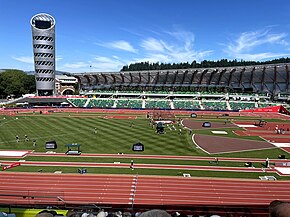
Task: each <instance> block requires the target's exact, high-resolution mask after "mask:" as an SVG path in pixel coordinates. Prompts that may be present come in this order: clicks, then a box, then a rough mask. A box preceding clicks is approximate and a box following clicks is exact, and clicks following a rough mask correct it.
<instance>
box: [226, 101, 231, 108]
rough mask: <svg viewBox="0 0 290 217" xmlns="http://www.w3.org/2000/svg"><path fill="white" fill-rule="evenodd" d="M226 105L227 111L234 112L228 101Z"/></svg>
mask: <svg viewBox="0 0 290 217" xmlns="http://www.w3.org/2000/svg"><path fill="white" fill-rule="evenodd" d="M226 104H227V109H228V110H232V109H231V106H230V103H229V101H226Z"/></svg>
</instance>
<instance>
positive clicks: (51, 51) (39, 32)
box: [30, 13, 55, 96]
mask: <svg viewBox="0 0 290 217" xmlns="http://www.w3.org/2000/svg"><path fill="white" fill-rule="evenodd" d="M30 24H31V28H32V41H33V54H34V68H35V80H36V92H37V95H38V96H52V95H55V19H54V18H53V17H52V16H51V15H49V14H44V13H41V14H36V15H35V16H33V17H32V18H31V20H30Z"/></svg>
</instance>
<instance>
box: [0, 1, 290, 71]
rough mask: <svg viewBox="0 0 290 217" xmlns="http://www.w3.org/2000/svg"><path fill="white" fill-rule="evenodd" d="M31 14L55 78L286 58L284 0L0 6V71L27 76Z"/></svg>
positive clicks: (289, 9) (289, 15)
mask: <svg viewBox="0 0 290 217" xmlns="http://www.w3.org/2000/svg"><path fill="white" fill-rule="evenodd" d="M37 13H48V14H51V15H52V16H53V17H54V18H55V20H56V56H57V64H56V69H57V70H60V71H67V72H90V71H92V72H93V71H94V72H101V71H119V70H120V69H121V68H122V66H123V65H127V64H130V63H134V62H141V61H150V62H164V63H169V62H171V63H173V62H175V63H178V62H187V61H188V62H192V61H193V60H196V61H198V62H200V61H202V60H204V59H206V60H218V59H223V58H227V59H238V60H240V59H244V60H262V61H263V60H268V59H274V58H279V57H290V35H289V33H290V1H288V0H242V1H233V0H218V1H217V0H179V1H177V0H102V1H101V0H83V1H81V0H0V28H1V31H0V69H1V68H2V69H6V68H16V69H21V70H25V71H32V70H34V66H33V50H32V34H31V28H30V19H31V17H33V16H34V15H35V14H37ZM90 66H91V67H90Z"/></svg>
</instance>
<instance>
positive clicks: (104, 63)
mask: <svg viewBox="0 0 290 217" xmlns="http://www.w3.org/2000/svg"><path fill="white" fill-rule="evenodd" d="M124 65H126V62H123V61H122V60H120V59H119V58H118V57H117V56H113V57H111V58H110V57H104V56H96V57H94V58H93V59H92V60H90V61H87V62H76V63H66V64H64V65H61V66H59V67H58V69H59V70H61V71H67V72H72V73H74V72H78V73H80V72H117V71H120V69H121V68H122V67H123V66H124Z"/></svg>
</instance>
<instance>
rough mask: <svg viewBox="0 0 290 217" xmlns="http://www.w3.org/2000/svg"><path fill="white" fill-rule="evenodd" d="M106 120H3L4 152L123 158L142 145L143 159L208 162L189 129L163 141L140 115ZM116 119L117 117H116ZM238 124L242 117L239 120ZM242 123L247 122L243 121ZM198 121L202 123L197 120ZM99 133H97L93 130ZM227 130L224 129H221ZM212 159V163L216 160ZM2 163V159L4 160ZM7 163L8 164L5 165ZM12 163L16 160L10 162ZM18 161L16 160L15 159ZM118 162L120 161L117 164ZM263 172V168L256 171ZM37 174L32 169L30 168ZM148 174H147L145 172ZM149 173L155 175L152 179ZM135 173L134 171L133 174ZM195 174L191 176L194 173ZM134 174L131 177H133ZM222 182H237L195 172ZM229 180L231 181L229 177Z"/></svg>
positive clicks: (89, 116) (260, 154) (272, 153)
mask: <svg viewBox="0 0 290 217" xmlns="http://www.w3.org/2000/svg"><path fill="white" fill-rule="evenodd" d="M104 115H107V114H100V113H99V114H97V113H86V114H81V113H80V114H78V113H71V114H70V113H53V114H50V115H39V114H18V115H17V116H0V149H5V150H7V149H9V150H35V151H36V152H46V151H47V150H46V149H45V142H47V141H50V140H56V142H57V144H58V148H57V150H54V151H56V152H60V153H65V152H66V151H67V148H66V147H65V145H66V144H70V143H79V144H81V151H82V153H111V154H116V153H120V152H122V153H124V154H133V153H134V154H136V152H133V151H132V145H133V144H134V143H136V142H141V143H143V144H144V145H145V151H144V152H141V153H140V152H137V153H138V154H144V155H180V156H209V155H208V154H206V153H204V152H202V151H201V150H200V149H198V148H196V147H195V144H194V143H193V142H192V140H191V136H190V135H189V132H188V131H187V130H186V129H183V128H182V134H181V135H179V127H178V125H175V127H176V129H177V130H169V129H168V128H165V132H166V133H165V134H162V135H159V134H157V133H156V132H155V128H152V125H151V124H150V123H149V120H147V119H145V117H144V115H137V117H138V118H137V119H134V120H129V119H105V118H104ZM115 115H116V114H115ZM236 118H237V119H238V118H239V117H236ZM204 119H205V120H214V121H221V122H223V121H224V120H223V119H219V120H217V119H214V117H212V116H207V117H204ZM241 119H243V120H245V119H244V117H241ZM250 119H251V118H250ZM199 120H200V119H199ZM95 128H96V129H97V132H96V133H95V132H94V131H95V130H94V129H95ZM234 129H235V128H229V129H225V130H226V131H227V132H228V135H227V137H237V136H236V135H235V134H233V133H232V130H234ZM223 130H224V129H223ZM210 131H211V129H205V130H204V129H203V130H194V131H193V133H195V134H211V132H210ZM16 135H18V136H19V137H20V142H19V143H17V142H16V139H15V137H16ZM24 135H27V136H28V138H29V141H25V139H24V138H25V137H24ZM248 139H253V140H261V139H260V138H259V137H248ZM32 140H36V141H37V142H36V143H37V145H36V147H33V145H32ZM280 154H285V155H286V157H287V158H289V157H290V155H289V154H288V153H285V152H283V151H282V150H280V149H271V150H261V151H248V152H241V153H230V154H222V155H215V156H218V157H222V156H225V157H253V158H262V159H265V158H266V157H269V158H277V156H278V155H280ZM215 156H213V157H215ZM1 160H4V158H0V162H1ZM5 160H7V159H5ZM11 160H13V159H11ZM16 160H17V159H16ZM26 160H30V161H39V160H44V161H82V162H83V161H87V162H100V163H102V162H103V163H105V162H114V161H116V159H103V158H100V159H98V160H96V159H89V158H73V160H72V158H68V159H65V160H64V159H63V158H55V157H54V158H52V157H47V158H38V157H27V158H26ZM118 161H120V160H118ZM123 161H124V162H127V161H128V162H129V161H130V159H124V160H123ZM134 162H137V163H158V164H177V165H186V164H188V165H208V162H202V161H190V162H187V161H176V160H175V161H174V160H161V159H155V160H154V159H153V160H152V159H151V160H148V159H147V160H146V159H134ZM220 166H234V167H242V166H243V163H237V162H226V163H221V164H220ZM257 166H260V165H257ZM32 168H33V167H32ZM14 170H16V171H31V170H33V171H37V168H34V169H31V168H30V167H26V169H25V168H24V167H20V168H17V169H16V168H15V169H13V170H11V171H14ZM63 170H64V171H74V170H75V169H74V170H72V169H69V168H63ZM90 170H91V171H93V172H96V173H99V172H104V173H105V171H107V172H106V173H110V172H109V171H111V173H116V171H119V173H128V171H127V170H122V169H113V168H111V169H110V168H106V169H104V168H103V169H102V170H100V169H90ZM145 171H146V172H145ZM150 171H151V172H152V173H150ZM156 171H159V170H153V169H152V170H149V169H148V170H147V169H146V170H144V172H140V171H139V173H141V174H143V173H144V174H156ZM135 172H136V171H135ZM191 172H192V171H191ZM130 173H131V172H130ZM180 173H181V172H178V171H174V172H172V171H170V170H168V171H167V172H166V170H165V171H163V172H162V173H161V174H164V175H178V174H180ZM199 173H200V176H204V175H206V176H219V177H225V176H227V177H228V176H230V177H237V175H236V173H232V175H230V174H231V173H223V172H212V173H211V172H202V171H200V172H199V171H194V174H195V175H196V176H199V175H198V174H199ZM226 174H228V175H226ZM238 176H239V177H240V176H242V177H244V178H251V177H253V176H255V177H256V175H250V176H248V175H247V174H246V173H244V175H238Z"/></svg>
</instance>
